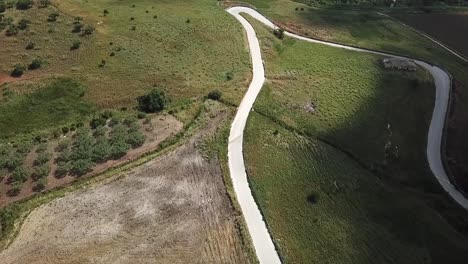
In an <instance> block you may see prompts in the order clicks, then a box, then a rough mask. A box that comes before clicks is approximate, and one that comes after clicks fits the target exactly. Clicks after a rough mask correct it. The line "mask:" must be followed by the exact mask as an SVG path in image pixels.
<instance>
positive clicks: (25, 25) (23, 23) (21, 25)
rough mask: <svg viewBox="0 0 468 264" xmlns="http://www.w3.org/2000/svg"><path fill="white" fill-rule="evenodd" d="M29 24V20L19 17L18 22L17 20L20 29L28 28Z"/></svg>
mask: <svg viewBox="0 0 468 264" xmlns="http://www.w3.org/2000/svg"><path fill="white" fill-rule="evenodd" d="M29 24H31V21H29V20H27V19H21V20H20V21H19V22H18V28H19V29H20V30H25V29H27V28H28V26H29Z"/></svg>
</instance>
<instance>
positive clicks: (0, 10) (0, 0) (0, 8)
mask: <svg viewBox="0 0 468 264" xmlns="http://www.w3.org/2000/svg"><path fill="white" fill-rule="evenodd" d="M6 8H7V6H6V3H5V1H3V0H0V13H3V12H5V11H6Z"/></svg>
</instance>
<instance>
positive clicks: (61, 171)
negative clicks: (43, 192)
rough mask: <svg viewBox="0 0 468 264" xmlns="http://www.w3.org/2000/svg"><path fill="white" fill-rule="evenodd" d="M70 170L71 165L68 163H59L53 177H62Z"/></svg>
mask: <svg viewBox="0 0 468 264" xmlns="http://www.w3.org/2000/svg"><path fill="white" fill-rule="evenodd" d="M70 170H71V165H70V163H68V162H59V163H58V164H57V169H56V170H55V176H57V177H64V176H65V175H67V174H68V172H69V171H70Z"/></svg>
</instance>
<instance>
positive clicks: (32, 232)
mask: <svg viewBox="0 0 468 264" xmlns="http://www.w3.org/2000/svg"><path fill="white" fill-rule="evenodd" d="M213 116H215V117H214V119H213V120H211V121H212V122H209V124H210V125H208V127H207V128H205V129H204V131H201V132H200V133H199V134H198V135H196V136H194V137H193V138H192V139H191V140H190V141H189V142H187V143H186V144H185V145H183V146H181V147H179V148H177V149H175V150H174V151H172V152H170V153H168V154H166V155H164V156H161V157H159V158H157V159H155V160H153V161H150V162H148V163H146V164H145V165H142V166H140V167H138V168H136V169H134V170H132V171H131V172H129V173H127V175H126V176H125V177H122V178H120V179H117V180H115V181H111V182H109V183H105V184H104V183H103V184H99V185H97V186H94V187H92V188H89V189H85V190H80V191H76V192H74V193H71V194H69V195H67V196H65V197H63V198H59V199H57V200H54V201H52V202H51V203H49V204H46V205H44V206H41V207H39V208H38V209H36V210H34V211H33V212H32V213H31V214H30V216H29V217H28V218H27V219H26V221H25V223H24V224H23V226H22V228H21V230H20V232H19V234H18V236H17V238H16V239H15V241H13V243H12V244H11V245H10V246H9V248H7V249H6V250H5V251H3V252H2V253H0V259H1V260H2V261H1V262H2V263H4V264H8V263H52V264H54V263H246V262H247V260H246V254H245V252H244V251H243V250H242V244H241V240H240V237H239V233H238V229H237V227H236V217H237V216H236V215H235V212H234V210H233V208H232V206H231V204H230V201H229V198H228V197H227V194H226V189H225V186H224V183H223V178H222V172H221V169H220V166H219V162H218V161H217V160H216V159H212V160H211V161H207V160H205V159H203V157H202V155H201V153H200V152H199V150H197V148H196V147H195V146H196V144H197V142H199V141H200V140H202V139H201V136H202V135H203V136H210V135H212V134H213V133H214V132H215V131H216V126H217V124H219V122H220V121H221V120H223V118H226V116H227V114H226V113H222V112H220V113H218V114H217V115H213Z"/></svg>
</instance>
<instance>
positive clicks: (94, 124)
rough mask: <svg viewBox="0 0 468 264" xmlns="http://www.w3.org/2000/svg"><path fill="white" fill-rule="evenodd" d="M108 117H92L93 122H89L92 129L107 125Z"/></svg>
mask: <svg viewBox="0 0 468 264" xmlns="http://www.w3.org/2000/svg"><path fill="white" fill-rule="evenodd" d="M106 121H107V119H105V118H102V117H95V118H93V119H91V122H89V125H90V126H91V128H92V129H96V128H97V127H99V126H105V125H106Z"/></svg>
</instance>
